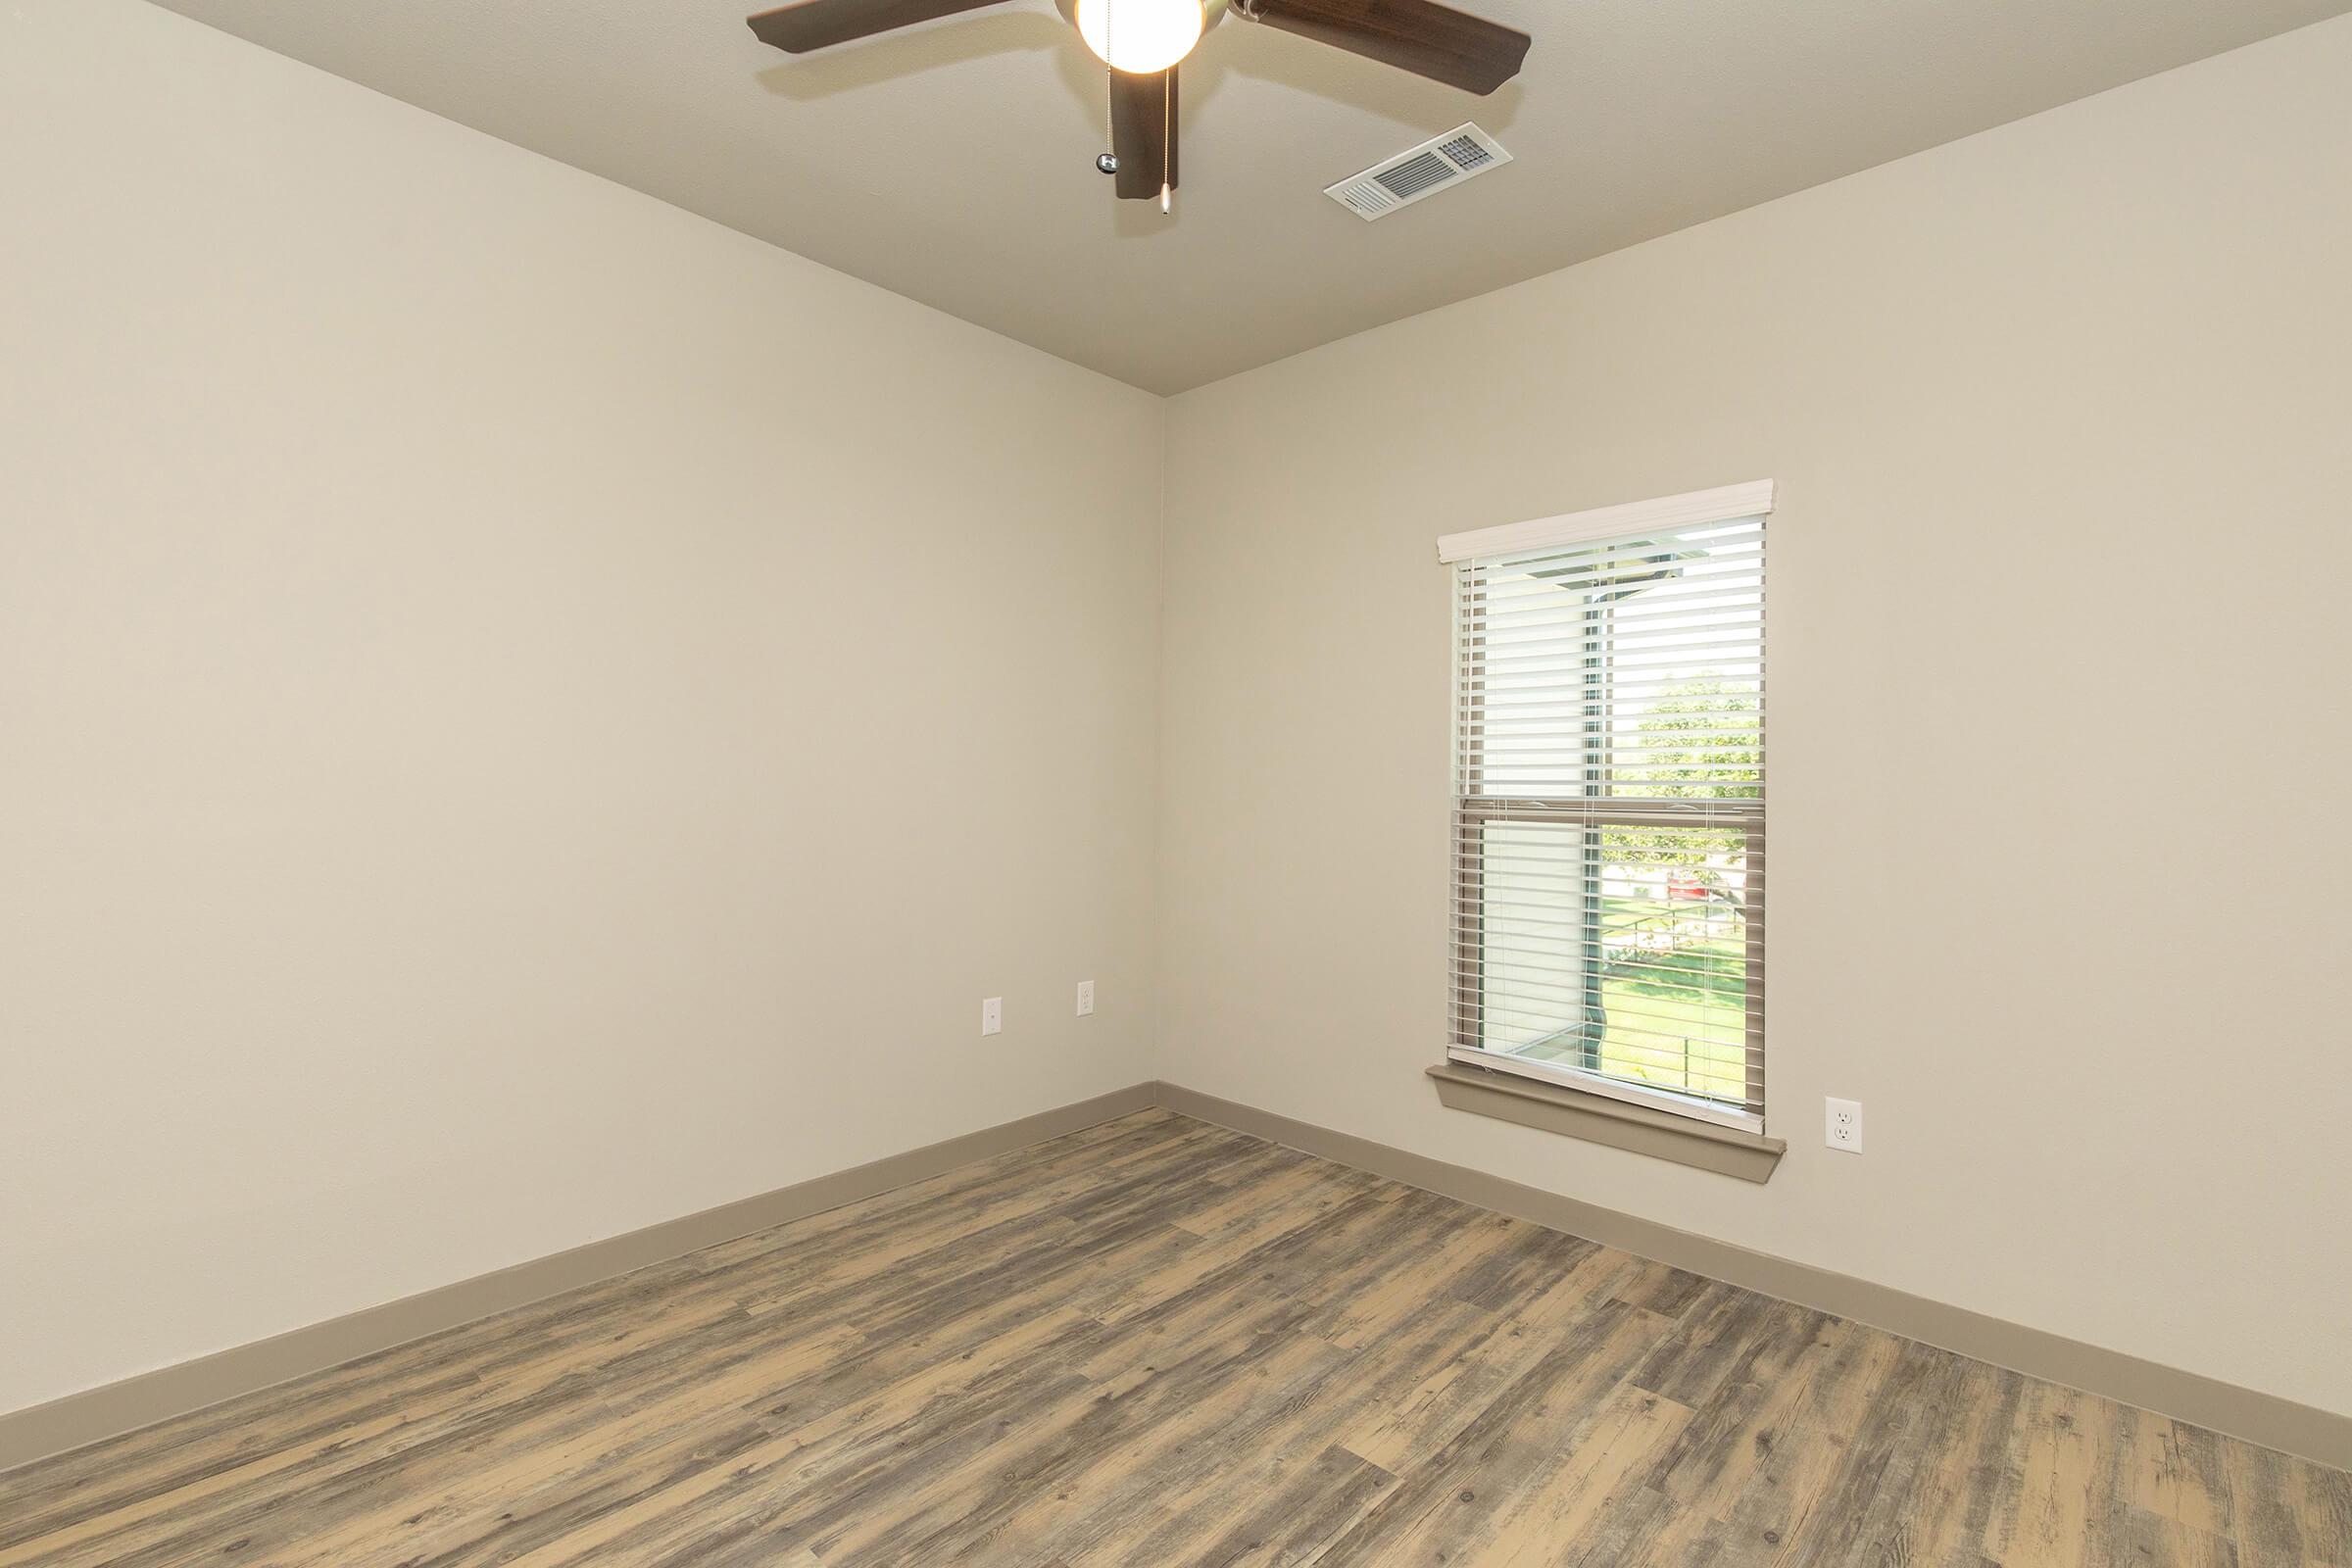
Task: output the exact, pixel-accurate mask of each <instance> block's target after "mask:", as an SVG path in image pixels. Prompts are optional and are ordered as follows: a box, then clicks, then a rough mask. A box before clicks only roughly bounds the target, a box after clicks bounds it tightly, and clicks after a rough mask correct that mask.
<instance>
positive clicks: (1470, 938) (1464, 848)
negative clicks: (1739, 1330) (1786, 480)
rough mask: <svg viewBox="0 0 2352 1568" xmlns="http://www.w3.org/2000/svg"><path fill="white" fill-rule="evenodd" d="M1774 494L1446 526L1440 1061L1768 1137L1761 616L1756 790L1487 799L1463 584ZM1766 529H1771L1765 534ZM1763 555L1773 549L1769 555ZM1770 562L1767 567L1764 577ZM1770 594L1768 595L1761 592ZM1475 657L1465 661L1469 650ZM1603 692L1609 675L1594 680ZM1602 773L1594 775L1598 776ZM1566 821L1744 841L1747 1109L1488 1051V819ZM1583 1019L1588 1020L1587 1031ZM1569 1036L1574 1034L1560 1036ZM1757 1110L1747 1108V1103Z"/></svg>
mask: <svg viewBox="0 0 2352 1568" xmlns="http://www.w3.org/2000/svg"><path fill="white" fill-rule="evenodd" d="M1774 500H1775V486H1774V484H1773V482H1772V481H1771V480H1762V481H1758V482H1756V483H1752V484H1745V485H1728V486H1724V487H1722V488H1720V489H1716V490H1706V491H1698V492H1694V493H1692V494H1690V495H1683V496H1669V497H1664V498H1662V499H1660V500H1657V501H1649V502H1636V503H1633V504H1631V505H1628V506H1620V507H1606V508H1601V509H1597V510H1595V511H1591V512H1582V513H1572V514H1568V515H1564V516H1559V517H1546V518H1539V519H1537V520H1535V521H1532V522H1522V523H1512V524H1508V525H1506V526H1504V527H1499V528H1487V529H1480V530H1476V531H1474V532H1470V533H1460V534H1450V535H1447V536H1446V537H1445V538H1442V539H1441V540H1440V541H1439V559H1440V561H1441V562H1443V563H1445V564H1446V567H1447V569H1448V573H1449V575H1450V576H1451V577H1452V579H1453V588H1452V601H1453V615H1452V617H1451V621H1452V627H1451V630H1452V634H1453V643H1452V654H1451V657H1452V660H1453V663H1454V668H1453V675H1452V678H1453V680H1454V683H1455V686H1454V701H1453V705H1452V707H1453V718H1452V723H1453V731H1452V740H1453V744H1452V749H1451V757H1452V760H1453V778H1452V782H1451V790H1450V796H1451V815H1452V825H1451V832H1452V838H1451V843H1450V845H1449V846H1448V851H1447V861H1448V874H1449V879H1450V883H1451V890H1452V899H1451V905H1452V908H1451V915H1452V920H1451V931H1452V935H1451V944H1450V946H1451V955H1450V964H1449V972H1448V987H1449V1002H1448V1008H1447V1012H1448V1030H1447V1040H1446V1058H1447V1059H1448V1060H1449V1061H1453V1062H1457V1063H1461V1064H1464V1065H1467V1066H1474V1067H1479V1068H1483V1069H1486V1070H1489V1071H1494V1072H1502V1073H1507V1074H1510V1075H1513V1076H1516V1077H1522V1078H1528V1079H1532V1080H1534V1081H1536V1082H1539V1083H1545V1084H1551V1085H1555V1086H1557V1087H1560V1088H1565V1089H1570V1090H1574V1091H1578V1092H1580V1093H1586V1094H1593V1095H1598V1096H1601V1097H1603V1098H1606V1099H1610V1100H1615V1101H1620V1102H1623V1103H1629V1104H1634V1105H1641V1106H1644V1107H1647V1108H1649V1109H1653V1110H1661V1111H1665V1112H1668V1113H1671V1114H1674V1115H1678V1116H1684V1117H1689V1118H1691V1120H1694V1121H1700V1122H1707V1123H1711V1124H1713V1125H1716V1126H1721V1127H1728V1128H1732V1129H1735V1130H1737V1131H1740V1132H1746V1133H1754V1134H1761V1133H1762V1132H1763V1131H1764V1125H1765V1059H1766V1047H1765V1012H1766V1007H1765V983H1764V977H1765V962H1764V954H1765V927H1766V918H1765V910H1766V899H1765V855H1764V841H1765V833H1766V809H1767V803H1766V799H1765V792H1764V778H1765V774H1766V769H1767V753H1766V741H1765V734H1764V730H1765V722H1766V712H1767V709H1768V704H1767V702H1766V701H1765V697H1764V694H1765V691H1766V690H1767V687H1768V679H1767V672H1768V670H1769V654H1768V651H1767V649H1766V647H1765V645H1764V619H1765V616H1764V611H1763V609H1762V608H1761V607H1760V608H1759V609H1758V612H1757V641H1758V647H1757V656H1758V657H1757V671H1758V673H1757V681H1756V685H1757V705H1756V771H1757V793H1756V795H1755V796H1753V797H1752V798H1750V797H1733V798H1727V799H1720V800H1703V801H1693V800H1690V799H1687V798H1674V797H1664V796H1650V797H1642V796H1597V795H1590V794H1588V795H1573V796H1500V795H1487V794H1482V793H1480V792H1479V790H1478V783H1479V781H1480V779H1481V777H1482V776H1483V774H1484V763H1485V757H1484V753H1483V751H1482V750H1481V748H1480V745H1479V742H1481V741H1482V740H1483V738H1484V735H1485V726H1484V723H1483V720H1482V716H1481V715H1482V714H1483V710H1484V701H1483V693H1484V691H1485V681H1484V679H1483V677H1482V673H1481V670H1480V667H1479V661H1480V660H1481V659H1483V657H1484V655H1483V650H1479V649H1475V648H1474V647H1472V646H1471V645H1470V644H1469V643H1468V640H1467V639H1466V638H1465V637H1464V636H1463V634H1462V630H1461V617H1462V614H1463V612H1464V609H1465V600H1464V595H1463V593H1462V591H1461V581H1462V573H1463V569H1464V568H1465V567H1468V566H1471V565H1474V564H1476V563H1477V562H1478V561H1481V560H1485V559H1490V558H1494V557H1499V556H1506V555H1510V554H1515V553H1517V552H1521V551H1532V550H1541V549H1544V548H1547V547H1554V546H1568V545H1576V544H1583V543H1600V542H1604V541H1607V540H1609V539H1611V538H1614V537H1620V536H1627V535H1638V534H1640V533H1642V532H1644V531H1648V530H1653V529H1654V530H1659V531H1664V530H1666V529H1670V528H1695V527H1704V526H1706V525H1708V524H1711V523H1717V522H1736V521H1740V520H1744V519H1747V518H1751V517H1752V518H1759V519H1768V518H1769V516H1770V515H1771V513H1772V511H1773V505H1774ZM1767 533H1769V529H1767ZM1766 559H1767V560H1768V559H1769V558H1768V556H1767V557H1766ZM1769 576H1770V568H1769V565H1767V566H1766V568H1765V577H1766V579H1767V581H1769ZM1767 597H1768V591H1767ZM1602 624H1603V623H1602V622H1601V621H1600V620H1599V619H1598V618H1597V617H1596V618H1595V622H1594V629H1593V633H1592V634H1591V638H1590V640H1589V641H1590V645H1591V649H1592V651H1591V652H1589V653H1588V654H1587V655H1586V662H1587V664H1588V665H1589V666H1590V667H1592V668H1594V669H1599V668H1601V667H1602V665H1601V663H1600V659H1601V655H1600V653H1599V648H1600V646H1601V645H1602V644H1603V643H1605V641H1606V633H1605V631H1603V630H1602V629H1601V626H1602ZM1465 654H1467V656H1468V657H1467V658H1465V657H1464V656H1465ZM1597 684H1598V686H1599V687H1600V689H1601V690H1602V691H1603V692H1605V688H1606V681H1605V678H1603V679H1601V680H1600V681H1599V682H1598V683H1597ZM1587 708H1588V711H1589V712H1590V713H1591V714H1593V717H1590V718H1588V719H1587V727H1588V729H1597V730H1602V731H1605V727H1606V725H1607V717H1606V714H1607V711H1608V709H1607V701H1606V699H1605V697H1603V698H1602V699H1600V700H1597V701H1594V702H1591V703H1588V705H1587ZM1602 777H1603V775H1601V774H1599V773H1597V772H1595V773H1594V781H1595V782H1600V781H1601V779H1602ZM1543 821H1558V822H1564V823H1570V824H1573V825H1576V826H1580V827H1583V828H1586V829H1588V830H1589V831H1590V832H1592V833H1593V834H1595V835H1597V834H1599V833H1600V832H1602V831H1604V830H1605V829H1607V828H1610V827H1616V826H1627V827H1654V826H1673V827H1693V826H1703V827H1706V828H1709V829H1724V830H1736V831H1739V832H1740V834H1741V835H1742V840H1743V844H1744V864H1743V867H1742V871H1743V881H1742V894H1743V902H1744V908H1743V910H1742V925H1743V956H1744V977H1745V991H1744V1001H1745V1005H1744V1008H1743V1016H1744V1041H1743V1045H1744V1051H1743V1057H1744V1066H1745V1073H1744V1078H1745V1091H1746V1094H1745V1098H1746V1101H1747V1102H1748V1103H1743V1104H1738V1105H1735V1104H1732V1103H1729V1102H1726V1101H1723V1100H1719V1099H1715V1098H1712V1097H1707V1096H1702V1095H1696V1094H1690V1093H1680V1092H1677V1091H1674V1090H1671V1089H1665V1088H1660V1087H1658V1086H1656V1085H1651V1084H1643V1083H1641V1082H1638V1081H1634V1080H1629V1079H1625V1078H1619V1077H1613V1076H1610V1075H1608V1074H1605V1073H1603V1072H1600V1071H1599V1070H1597V1068H1593V1067H1586V1066H1581V1065H1571V1064H1566V1063H1559V1062H1551V1061H1544V1060H1540V1059H1535V1058H1530V1057H1525V1056H1519V1055H1516V1054H1509V1053H1504V1052H1497V1051H1490V1050H1488V1049H1486V1048H1485V1047H1484V1046H1483V1045H1482V1044H1480V1041H1481V1039H1482V1038H1483V1035H1482V1026H1483V1023H1484V1012H1485V997H1484V990H1485V987H1484V975H1485V968H1486V962H1487V958H1486V952H1485V949H1486V942H1485V940H1484V929H1485V922H1486V918H1487V912H1486V898H1485V874H1486V873H1485V860H1486V857H1487V851H1486V847H1485V838H1486V835H1485V828H1486V826H1487V825H1488V824H1489V823H1491V822H1543ZM1584 897H1585V899H1586V901H1587V904H1588V908H1593V907H1596V905H1597V895H1596V894H1594V893H1592V892H1588V893H1586V894H1585V895H1584ZM1598 918H1599V917H1598V914H1597V913H1596V912H1595V913H1592V914H1589V915H1588V916H1587V917H1586V919H1585V920H1584V921H1580V931H1581V930H1588V929H1597V924H1598ZM1578 941H1579V942H1580V944H1583V945H1585V946H1587V947H1588V948H1589V947H1590V945H1591V943H1592V941H1593V938H1591V937H1589V936H1580V937H1579V938H1578ZM1583 962H1584V965H1585V966H1584V968H1583V971H1582V972H1583V974H1584V976H1585V977H1586V978H1584V979H1583V980H1582V984H1583V985H1585V986H1586V987H1587V988H1589V989H1596V988H1597V985H1598V980H1597V973H1598V967H1597V962H1596V961H1595V960H1594V958H1593V956H1591V955H1590V954H1588V956H1586V958H1585V959H1584V960H1583ZM1580 1027H1581V1026H1580ZM1563 1032H1566V1031H1563ZM1751 1106H1752V1108H1751Z"/></svg>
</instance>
